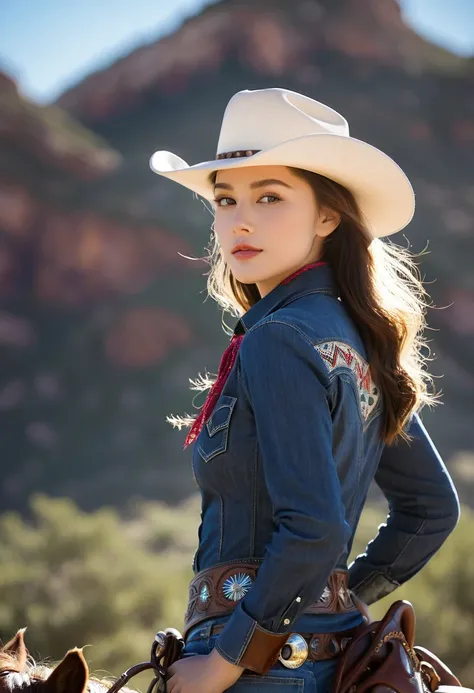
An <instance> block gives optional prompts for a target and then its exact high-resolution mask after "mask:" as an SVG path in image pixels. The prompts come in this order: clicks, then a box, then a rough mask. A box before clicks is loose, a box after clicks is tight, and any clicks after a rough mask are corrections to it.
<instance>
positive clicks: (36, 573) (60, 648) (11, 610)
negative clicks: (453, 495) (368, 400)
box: [0, 495, 474, 690]
mask: <svg viewBox="0 0 474 693" xmlns="http://www.w3.org/2000/svg"><path fill="white" fill-rule="evenodd" d="M30 510H31V512H30V516H29V518H28V519H24V518H22V517H21V516H20V515H19V514H17V513H13V512H12V513H6V514H4V516H3V517H2V518H1V519H0V565H1V566H2V570H1V571H0V639H3V640H4V641H5V640H6V639H7V638H9V637H10V636H11V635H12V634H14V633H15V632H16V630H17V628H19V627H22V626H28V630H27V632H26V641H27V645H28V648H29V650H30V653H31V654H32V655H33V656H34V657H36V658H42V657H45V656H46V655H47V656H48V657H50V658H53V659H60V658H62V657H63V655H64V653H65V650H66V649H67V648H68V647H74V646H76V645H77V646H82V645H91V646H90V647H87V648H86V649H85V656H86V658H87V661H88V664H89V666H90V668H91V670H92V672H93V673H94V674H95V675H97V676H99V677H104V676H106V675H114V676H118V675H120V674H121V673H122V671H125V669H127V668H128V667H129V666H131V665H132V664H135V663H137V662H139V661H143V660H146V659H147V658H148V653H149V648H150V647H151V643H152V640H153V636H154V633H155V632H156V631H158V630H160V629H163V628H166V627H168V626H173V627H174V628H178V630H182V627H183V617H184V612H185V610H186V604H187V586H188V583H189V580H190V579H191V577H192V570H191V561H192V554H193V551H194V548H195V529H196V524H197V522H198V520H199V496H198V495H194V496H192V497H190V498H189V499H188V500H187V501H185V502H183V503H180V504H177V505H176V506H174V507H169V506H167V505H166V504H164V503H159V502H141V503H137V504H132V505H130V506H129V507H127V509H126V512H125V513H124V515H123V516H122V517H120V516H119V514H118V513H117V512H116V511H115V510H113V509H112V508H101V509H100V510H96V511H94V512H88V513H86V512H84V511H81V510H80V509H79V508H78V507H77V505H76V504H75V503H74V501H72V500H69V499H68V500H66V499H53V498H49V497H47V496H35V497H34V498H33V500H32V503H31V509H30ZM385 516H386V513H385V507H384V506H383V504H380V505H379V504H373V505H372V506H370V507H366V509H365V510H364V513H363V515H362V518H361V522H360V525H359V529H358V532H357V537H356V541H355V545H354V548H353V553H352V557H355V555H357V554H358V553H360V552H361V551H363V550H364V549H365V546H366V544H367V542H368V541H369V540H370V539H372V537H373V535H374V529H375V528H376V527H377V526H378V525H379V524H380V523H381V522H383V521H384V520H385ZM473 554H474V513H473V512H472V511H471V510H470V509H469V508H467V507H464V508H463V510H462V518H461V520H460V522H459V525H458V527H457V528H456V530H455V531H454V532H453V533H452V535H451V536H450V537H449V539H448V540H447V541H446V543H445V544H444V546H443V548H442V549H441V551H440V552H439V553H438V554H437V555H436V556H435V557H434V558H433V559H432V560H431V561H430V562H429V563H428V565H427V566H425V568H424V569H423V570H422V571H421V572H420V573H419V574H418V575H417V576H416V577H414V578H413V579H412V580H410V581H409V583H407V584H405V585H403V586H402V587H400V588H399V589H398V590H397V591H396V593H394V594H392V595H389V596H388V597H386V598H385V599H382V600H380V602H378V603H377V604H375V605H373V606H371V607H370V613H371V615H372V617H373V618H374V619H377V618H381V617H382V616H383V615H384V613H385V611H386V610H387V608H388V607H389V606H390V604H391V603H392V602H393V601H394V599H399V598H400V599H408V600H409V601H411V602H412V604H413V605H414V607H415V612H416V617H417V625H416V644H418V645H423V646H424V647H427V648H428V649H431V650H432V651H433V652H435V653H436V654H437V655H438V657H440V658H441V659H442V660H443V661H445V662H446V663H447V664H448V665H449V666H450V667H451V668H452V669H453V671H454V672H455V673H456V675H457V676H458V677H459V678H460V679H461V681H462V682H463V684H464V685H465V686H469V685H471V686H472V685H473V684H474V658H473V656H472V652H473V648H472V633H473V632H474V596H473V592H472V589H471V586H472V584H473V581H474V561H473V560H472V555H473ZM148 680H149V675H148V674H144V675H142V676H141V677H140V679H137V682H136V684H134V685H136V686H138V687H139V688H141V690H143V687H144V686H145V682H146V681H148Z"/></svg>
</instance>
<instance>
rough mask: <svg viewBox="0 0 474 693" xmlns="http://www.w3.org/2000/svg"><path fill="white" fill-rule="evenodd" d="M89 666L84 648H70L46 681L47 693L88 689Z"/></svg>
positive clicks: (75, 692)
mask: <svg viewBox="0 0 474 693" xmlns="http://www.w3.org/2000/svg"><path fill="white" fill-rule="evenodd" d="M88 676H89V668H88V666H87V663H86V660H85V659H84V655H83V654H82V650H79V649H78V648H77V647H76V648H74V649H73V650H69V652H68V653H67V654H66V656H65V657H64V659H63V660H62V661H61V662H59V664H58V665H57V666H56V667H55V668H54V669H53V671H52V672H51V674H50V675H49V676H48V678H47V680H46V681H45V682H44V688H43V690H44V691H47V693H83V692H84V691H85V690H86V686H87V679H88Z"/></svg>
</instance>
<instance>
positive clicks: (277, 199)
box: [214, 193, 281, 207]
mask: <svg viewBox="0 0 474 693" xmlns="http://www.w3.org/2000/svg"><path fill="white" fill-rule="evenodd" d="M264 197H272V198H273V199H274V200H275V201H276V202H280V201H281V197H278V195H270V193H266V194H265V195H262V197H260V198H259V200H258V202H260V200H262V199H263V198H264ZM222 200H232V201H233V202H235V200H234V199H233V198H232V197H229V196H228V195H221V196H220V197H215V198H214V203H215V204H216V206H217V207H222V205H220V204H219V202H222ZM267 204H275V202H269V203H267ZM228 206H229V207H230V206H231V205H224V207H228Z"/></svg>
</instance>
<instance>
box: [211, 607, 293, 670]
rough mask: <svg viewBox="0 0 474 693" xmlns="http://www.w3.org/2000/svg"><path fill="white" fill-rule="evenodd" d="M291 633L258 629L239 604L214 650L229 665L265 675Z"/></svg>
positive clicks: (254, 621)
mask: <svg viewBox="0 0 474 693" xmlns="http://www.w3.org/2000/svg"><path fill="white" fill-rule="evenodd" d="M289 636H290V633H289V632H288V633H272V632H271V631H269V630H266V629H265V628H262V627H261V626H259V625H258V623H257V621H256V620H255V619H253V618H252V617H251V616H249V615H248V614H247V613H246V612H245V611H244V608H243V606H242V602H240V603H239V604H238V605H237V606H236V607H235V609H234V611H233V613H232V616H231V617H230V618H229V620H228V621H227V622H226V624H225V626H224V629H223V630H222V632H221V633H220V635H219V637H218V638H217V640H216V644H215V647H216V650H217V651H218V652H219V654H220V655H222V657H224V659H226V660H227V661H228V662H231V664H237V665H238V666H241V667H244V668H245V669H249V670H250V671H255V672H256V673H257V674H266V672H267V671H268V670H269V669H270V667H271V666H272V665H273V664H274V663H275V662H276V661H277V659H278V655H279V654H280V650H281V648H282V647H283V645H284V644H285V643H286V641H287V640H288V637H289Z"/></svg>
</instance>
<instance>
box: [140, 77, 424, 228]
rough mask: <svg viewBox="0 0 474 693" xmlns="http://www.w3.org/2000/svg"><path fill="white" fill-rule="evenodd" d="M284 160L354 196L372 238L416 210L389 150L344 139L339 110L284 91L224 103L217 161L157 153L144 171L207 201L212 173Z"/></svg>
mask: <svg viewBox="0 0 474 693" xmlns="http://www.w3.org/2000/svg"><path fill="white" fill-rule="evenodd" d="M270 165H283V166H292V167H296V168H302V169H305V170H307V171H315V172H316V173H320V174H321V175H323V176H326V177H327V178H331V179H332V180H334V181H336V182H337V183H340V184H341V185H344V186H345V187H346V188H348V189H349V190H350V191H351V192H352V193H353V195H354V196H355V198H356V200H357V202H358V204H359V208H360V210H361V212H362V214H363V217H364V220H365V222H366V224H367V228H368V231H369V233H370V234H371V235H372V236H373V237H380V236H389V235H390V234H392V233H396V232H397V231H400V230H401V229H403V228H404V227H405V226H406V225H407V224H408V223H409V222H410V220H411V219H412V217H413V214H414V211H415V196H414V193H413V188H412V186H411V184H410V181H409V180H408V178H407V176H406V175H405V173H404V172H403V171H402V169H401V168H400V167H399V166H398V164H396V163H395V161H393V159H391V158H390V157H389V156H387V154H384V153H383V152H382V151H380V149H377V148H376V147H373V146H372V145H371V144H367V142H363V141H362V140H358V139H355V138H354V137H350V136H349V124H348V122H347V120H346V119H345V118H344V117H343V116H342V115H341V114H340V113H338V112H337V111H334V110H333V109H332V108H329V106H326V105H325V104H323V103H320V102H319V101H315V100H314V99H310V98H309V97H308V96H304V95H303V94H298V93H297V92H294V91H290V90H288V89H279V88H272V89H257V90H253V91H251V90H248V89H246V90H244V91H239V92H237V94H235V95H234V96H233V97H232V98H231V99H230V101H229V103H228V104H227V107H226V110H225V113H224V117H223V120H222V126H221V131H220V136H219V142H218V145H217V155H216V159H214V160H213V161H204V162H201V163H199V164H194V165H193V166H189V165H188V164H187V163H186V162H185V161H184V159H181V157H179V156H177V155H176V154H173V153H172V152H166V151H157V152H155V153H154V154H153V155H152V156H151V158H150V168H151V169H152V171H154V172H155V173H158V174H159V175H160V176H165V177H166V178H170V179H171V180H174V181H176V182H177V183H180V184H181V185H184V186H185V187H187V188H190V189H191V190H194V192H196V193H197V194H198V195H201V196H202V197H204V198H206V199H213V197H214V190H213V186H212V184H211V182H210V180H209V175H210V173H212V172H213V171H217V170H222V169H228V168H240V167H241V166H270Z"/></svg>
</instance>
